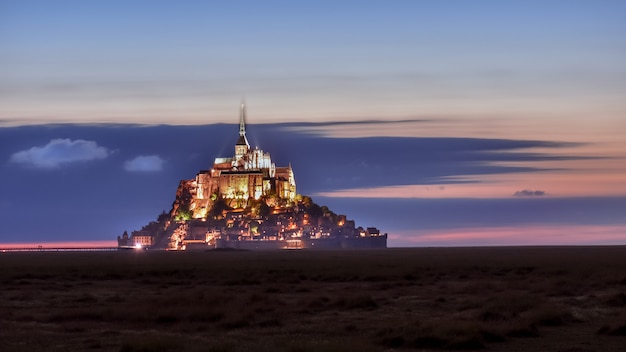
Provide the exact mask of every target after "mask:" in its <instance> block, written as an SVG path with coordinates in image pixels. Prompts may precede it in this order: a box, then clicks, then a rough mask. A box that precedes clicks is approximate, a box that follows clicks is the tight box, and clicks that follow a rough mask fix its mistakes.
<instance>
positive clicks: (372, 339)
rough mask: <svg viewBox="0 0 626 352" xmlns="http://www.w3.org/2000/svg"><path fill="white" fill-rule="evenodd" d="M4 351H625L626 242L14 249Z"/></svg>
mask: <svg viewBox="0 0 626 352" xmlns="http://www.w3.org/2000/svg"><path fill="white" fill-rule="evenodd" d="M0 288H1V290H0V346H1V347H0V350H2V351H44V350H45V351H83V350H84V351H431V350H432V351H442V350H443V351H445V350H485V351H563V352H565V351H567V352H583V351H624V350H626V247H623V246H614V247H478V248H407V249H386V250H358V251H356V250H355V251H320V252H315V251H306V250H301V251H268V252H251V251H207V252H186V253H180V252H156V251H132V250H129V251H121V252H80V253H77V252H65V253H50V252H35V253H0Z"/></svg>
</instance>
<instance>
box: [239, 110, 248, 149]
mask: <svg viewBox="0 0 626 352" xmlns="http://www.w3.org/2000/svg"><path fill="white" fill-rule="evenodd" d="M237 145H245V146H246V147H247V149H250V143H248V138H247V137H246V104H244V103H241V108H240V112H239V139H238V140H237Z"/></svg>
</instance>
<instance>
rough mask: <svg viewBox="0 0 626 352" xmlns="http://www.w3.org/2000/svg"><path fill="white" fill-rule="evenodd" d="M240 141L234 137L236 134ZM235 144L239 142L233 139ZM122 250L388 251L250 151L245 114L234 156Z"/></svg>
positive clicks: (219, 162)
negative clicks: (361, 249)
mask: <svg viewBox="0 0 626 352" xmlns="http://www.w3.org/2000/svg"><path fill="white" fill-rule="evenodd" d="M233 137H234V136H233ZM233 140H234V138H233ZM118 246H119V247H120V248H151V249H163V250H190V249H195V250H206V249H217V248H231V249H233V248H234V249H265V250H268V249H329V248H385V247H386V246H387V234H381V233H380V231H379V230H378V229H377V228H375V227H367V228H363V227H356V225H355V222H354V221H353V220H349V219H348V218H347V217H346V215H341V214H335V213H334V212H332V211H331V210H330V209H328V207H326V206H320V205H317V204H315V202H313V200H312V199H311V197H308V196H303V195H299V194H296V181H295V177H294V174H293V170H292V169H291V165H288V166H282V167H277V166H276V165H275V164H274V163H273V162H272V158H271V157H270V154H269V153H266V152H264V151H263V150H261V149H258V148H255V149H252V148H250V143H249V142H248V138H247V137H246V108H245V105H244V104H241V107H240V113H239V136H238V138H237V140H236V143H235V150H234V155H233V156H232V157H218V158H215V161H214V162H213V165H212V167H211V168H210V169H208V170H201V171H200V172H198V173H197V174H196V177H195V178H193V179H190V180H182V181H180V183H179V185H178V189H177V191H176V198H175V200H174V203H173V204H172V209H171V210H170V212H169V213H166V212H163V213H162V214H161V215H159V217H158V218H157V221H152V222H150V223H149V224H147V225H146V226H144V227H143V228H142V229H141V230H139V231H133V232H132V233H131V234H130V235H129V234H128V233H127V232H124V234H123V235H122V236H118Z"/></svg>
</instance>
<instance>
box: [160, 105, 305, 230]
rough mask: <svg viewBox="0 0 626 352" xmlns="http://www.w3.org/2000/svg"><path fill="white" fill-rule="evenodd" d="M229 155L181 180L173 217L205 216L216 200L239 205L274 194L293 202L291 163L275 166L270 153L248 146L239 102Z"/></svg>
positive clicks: (198, 217)
mask: <svg viewBox="0 0 626 352" xmlns="http://www.w3.org/2000/svg"><path fill="white" fill-rule="evenodd" d="M234 152H235V154H234V156H232V157H218V158H216V159H215V161H214V163H213V167H212V168H211V169H210V170H202V171H200V172H199V173H198V174H197V175H196V177H195V179H192V180H183V181H181V183H180V185H179V187H178V191H177V197H176V201H175V203H174V207H173V208H172V214H171V215H172V216H173V217H174V218H178V219H184V218H188V219H202V218H206V217H207V215H208V211H209V210H210V209H211V208H212V206H213V204H214V203H215V202H216V201H218V200H224V201H225V202H226V203H227V204H228V205H229V206H231V207H233V208H242V207H245V206H246V205H247V204H248V201H249V200H251V199H255V200H259V199H261V198H262V197H277V198H278V199H282V200H287V201H293V200H294V199H295V197H296V181H295V177H294V174H293V170H292V168H291V165H288V166H283V167H276V165H275V164H274V163H273V162H272V159H271V157H270V154H269V153H266V152H264V151H263V150H261V149H258V148H255V149H252V148H250V143H249V142H248V138H247V137H246V109H245V105H244V104H241V108H240V119H239V138H238V139H237V142H236V143H235V150H234Z"/></svg>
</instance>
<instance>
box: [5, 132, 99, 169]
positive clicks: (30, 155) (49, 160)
mask: <svg viewBox="0 0 626 352" xmlns="http://www.w3.org/2000/svg"><path fill="white" fill-rule="evenodd" d="M109 154H110V151H109V150H108V149H107V148H105V147H102V146H99V145H98V144H97V143H96V142H94V141H86V140H82V139H77V140H71V139H53V140H51V141H50V142H49V143H48V144H46V145H44V146H42V147H32V148H30V149H26V150H22V151H19V152H16V153H14V154H13V155H11V159H10V161H11V162H13V163H16V164H21V165H24V166H27V167H34V168H38V169H56V168H59V167H60V166H63V165H67V164H71V163H77V162H85V161H91V160H98V159H105V158H107V157H108V156H109Z"/></svg>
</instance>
